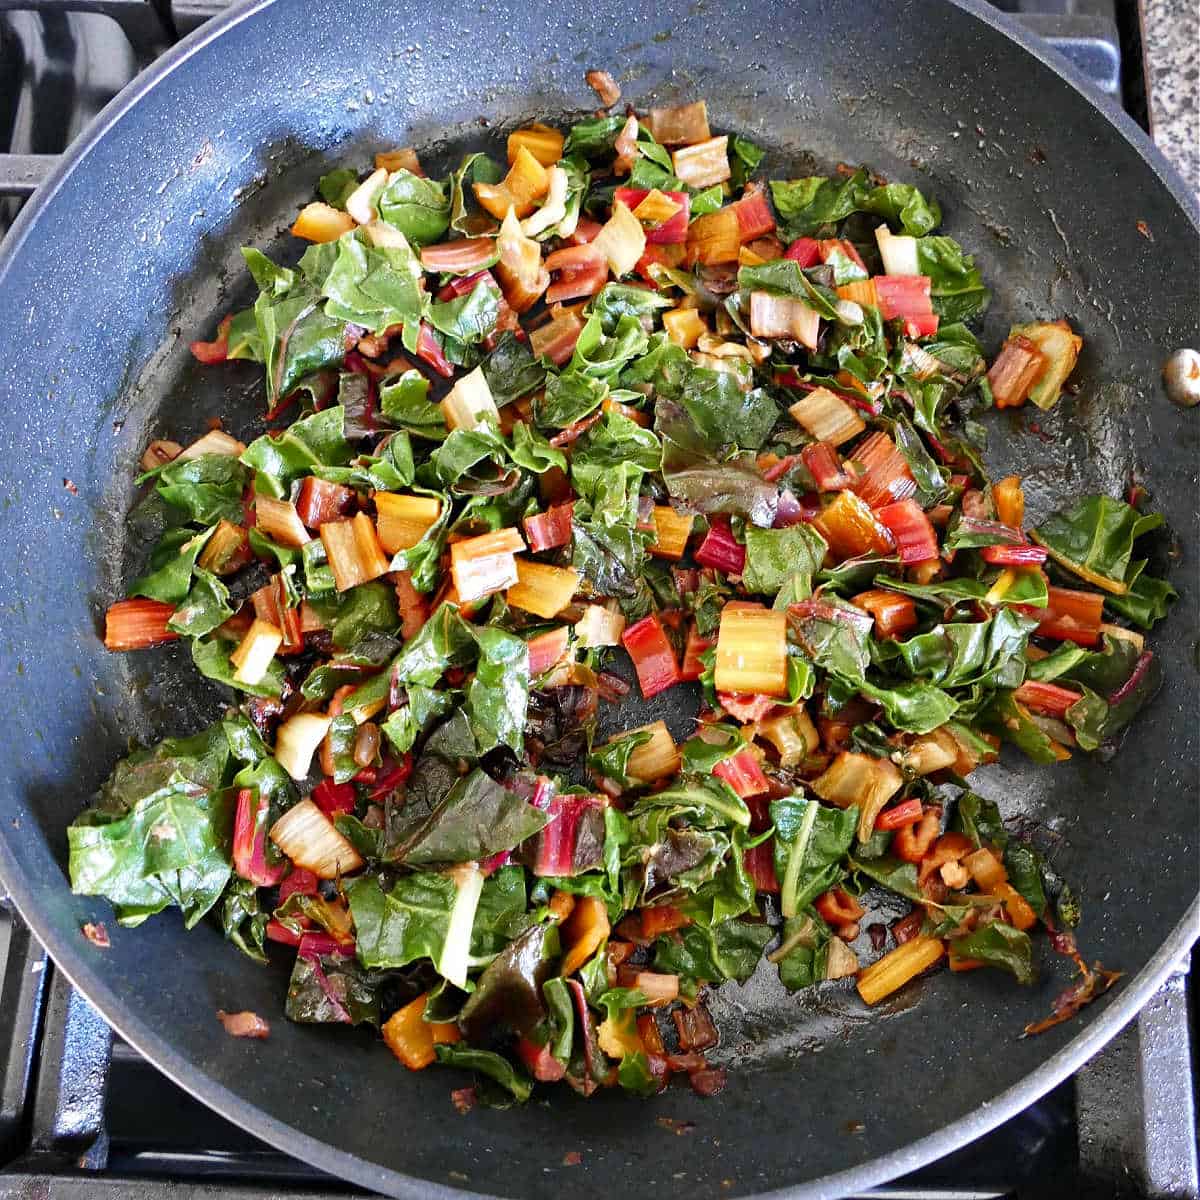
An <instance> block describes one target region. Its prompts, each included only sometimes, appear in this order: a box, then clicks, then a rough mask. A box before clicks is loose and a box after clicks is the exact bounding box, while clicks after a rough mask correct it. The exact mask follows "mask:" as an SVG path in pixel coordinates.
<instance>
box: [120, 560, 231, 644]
mask: <svg viewBox="0 0 1200 1200" xmlns="http://www.w3.org/2000/svg"><path fill="white" fill-rule="evenodd" d="M130 594H131V595H133V594H135V593H133V591H132V590H131V592H130ZM137 594H141V593H137ZM232 616H233V608H232V607H231V606H230V604H229V589H228V588H227V587H226V586H225V585H224V584H223V583H222V582H221V581H220V580H219V579H218V578H217V577H216V576H215V575H213V574H212V573H211V572H209V571H205V570H203V569H197V570H196V572H195V577H194V581H193V583H192V587H191V590H190V591H189V592H188V594H187V595H186V596H185V597H184V600H183V603H182V604H180V605H179V607H178V608H177V609H176V610H175V612H174V614H173V615H172V616H171V619H170V620H169V621H168V622H167V628H168V629H171V630H174V632H175V633H179V634H183V635H184V636H185V637H203V636H204V635H205V634H208V633H212V631H213V630H214V629H216V628H217V626H218V625H223V624H224V623H225V622H226V621H227V620H228V619H229V618H230V617H232Z"/></svg>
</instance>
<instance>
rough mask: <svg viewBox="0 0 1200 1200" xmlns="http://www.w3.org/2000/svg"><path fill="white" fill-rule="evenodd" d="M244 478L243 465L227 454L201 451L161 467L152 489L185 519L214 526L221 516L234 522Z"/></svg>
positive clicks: (239, 512) (238, 516) (238, 518)
mask: <svg viewBox="0 0 1200 1200" xmlns="http://www.w3.org/2000/svg"><path fill="white" fill-rule="evenodd" d="M248 478H249V475H248V473H247V471H246V468H245V467H244V466H242V464H241V463H240V462H239V461H238V460H237V459H236V458H234V457H232V456H231V455H226V454H201V455H199V456H198V457H196V458H187V459H182V460H181V459H178V458H177V459H176V460H175V461H174V462H171V463H168V464H167V465H166V466H165V467H163V469H162V470H161V471H160V472H159V473H158V480H157V482H156V483H155V491H156V492H158V494H159V495H160V496H161V497H162V498H163V499H164V500H165V501H166V502H167V503H168V504H170V505H171V506H172V507H173V508H177V509H179V511H180V512H182V513H185V514H186V515H187V518H188V520H189V521H195V522H196V523H197V524H199V525H215V524H216V523H217V522H218V521H220V520H221V519H222V518H223V519H225V520H227V521H232V522H234V523H235V524H237V523H238V522H240V521H241V519H242V492H243V490H244V489H245V486H246V481H247V479H248Z"/></svg>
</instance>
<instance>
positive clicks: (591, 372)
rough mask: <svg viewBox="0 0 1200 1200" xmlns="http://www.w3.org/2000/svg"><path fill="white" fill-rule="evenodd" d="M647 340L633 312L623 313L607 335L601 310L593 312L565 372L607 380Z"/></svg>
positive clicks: (639, 352)
mask: <svg viewBox="0 0 1200 1200" xmlns="http://www.w3.org/2000/svg"><path fill="white" fill-rule="evenodd" d="M609 286H610V287H611V286H612V285H611V284H610V285H609ZM648 343H649V339H648V338H647V336H646V331H645V329H643V328H642V323H641V320H640V319H639V318H638V316H637V315H636V314H634V313H632V312H625V313H622V314H621V315H620V317H619V318H618V319H617V320H616V322H615V324H614V325H613V327H612V332H611V334H610V333H608V332H607V331H606V330H605V327H604V316H603V311H600V312H593V313H592V315H591V316H590V317H589V318H588V319H587V322H586V324H585V325H584V327H583V329H582V330H581V332H580V334H579V340H578V341H577V342H576V343H575V349H574V351H573V352H572V354H571V361H570V363H569V364H568V365H567V372H569V373H571V374H579V375H584V376H587V377H588V378H590V379H603V380H606V381H610V380H612V379H614V378H615V377H616V376H617V374H618V373H619V372H620V370H621V368H622V367H624V366H625V365H626V363H628V362H630V361H631V360H632V359H634V358H638V357H640V356H641V355H642V354H644V353H645V351H646V346H647V345H648Z"/></svg>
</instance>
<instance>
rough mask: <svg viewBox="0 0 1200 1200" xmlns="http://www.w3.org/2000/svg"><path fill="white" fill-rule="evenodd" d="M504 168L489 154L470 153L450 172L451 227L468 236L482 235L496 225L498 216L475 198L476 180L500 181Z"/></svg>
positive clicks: (484, 181) (481, 181)
mask: <svg viewBox="0 0 1200 1200" xmlns="http://www.w3.org/2000/svg"><path fill="white" fill-rule="evenodd" d="M503 178H504V170H503V168H502V167H501V166H500V165H499V164H498V163H495V162H493V161H492V160H491V159H490V158H488V156H487V155H486V154H483V153H479V152H476V153H475V154H468V155H467V156H466V157H465V158H464V159H463V160H462V162H461V163H459V165H458V168H457V169H456V170H455V171H453V172H452V173H451V175H450V227H451V228H452V229H453V230H454V232H455V233H461V234H462V235H463V236H464V237H479V236H480V235H482V234H485V233H492V232H494V231H495V229H496V220H495V218H494V217H493V216H491V214H490V213H486V212H484V211H483V209H481V208H480V207H479V205H478V204H477V203H476V201H475V192H474V190H473V189H472V187H471V185H472V184H474V183H499V182H500V180H501V179H503Z"/></svg>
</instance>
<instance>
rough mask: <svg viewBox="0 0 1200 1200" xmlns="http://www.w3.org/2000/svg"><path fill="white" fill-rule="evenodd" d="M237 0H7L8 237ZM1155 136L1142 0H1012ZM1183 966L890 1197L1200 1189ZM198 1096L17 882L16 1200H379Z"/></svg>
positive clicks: (4, 1088)
mask: <svg viewBox="0 0 1200 1200" xmlns="http://www.w3.org/2000/svg"><path fill="white" fill-rule="evenodd" d="M223 7H224V5H223V4H222V3H220V0H208V2H205V0H197V2H192V3H176V4H172V3H171V2H170V0H151V2H147V0H0V236H2V235H3V232H4V230H5V229H6V228H7V225H8V224H9V223H10V222H11V220H12V218H13V217H14V216H15V214H16V212H17V210H18V208H19V206H20V204H21V203H22V202H23V200H24V199H26V198H27V197H28V196H29V195H30V194H31V193H32V192H33V190H34V189H35V188H36V186H37V184H38V182H39V181H40V180H41V179H42V178H43V177H44V176H45V173H46V172H47V171H48V170H49V168H50V166H51V165H52V164H53V163H54V161H55V157H56V156H57V155H58V154H60V153H61V152H62V150H63V149H64V148H65V147H66V146H67V145H68V144H69V143H70V142H71V140H72V139H73V138H75V137H76V136H77V135H78V134H79V132H80V131H81V130H82V129H83V127H84V126H85V125H86V124H87V122H88V121H89V120H90V119H91V117H92V116H94V115H95V114H96V113H97V112H98V111H99V110H100V109H101V108H102V107H103V106H104V105H105V104H106V103H107V102H108V100H110V99H111V98H112V97H113V96H114V95H115V94H116V93H117V92H118V91H119V90H120V89H121V88H122V87H124V85H125V84H126V83H128V82H129V80H130V79H132V78H133V76H134V75H135V74H137V72H138V71H139V70H141V69H142V68H143V67H144V66H146V65H147V64H148V63H149V62H151V61H152V60H153V59H154V58H155V57H156V56H157V55H158V54H160V53H161V52H162V51H163V50H164V49H166V48H167V47H168V46H169V45H171V43H172V42H173V41H174V40H175V39H176V38H178V37H180V36H183V35H185V34H187V33H189V32H191V31H192V30H193V29H195V28H196V27H197V26H198V25H200V24H202V23H203V22H204V21H205V20H207V19H208V18H209V17H211V16H213V15H215V14H216V13H217V12H219V11H220V10H221V9H222V8H223ZM999 7H1001V8H1003V9H1006V10H1008V11H1011V12H1014V13H1015V14H1017V16H1018V17H1019V19H1020V20H1021V21H1022V22H1024V23H1025V24H1026V25H1027V26H1028V27H1029V28H1030V29H1031V30H1032V31H1033V32H1035V33H1036V34H1038V35H1039V36H1041V37H1042V38H1044V39H1045V40H1046V41H1047V42H1049V43H1050V44H1051V45H1052V46H1054V47H1055V48H1056V49H1057V50H1058V51H1059V52H1060V53H1062V54H1063V55H1065V56H1066V57H1067V58H1069V59H1070V60H1071V61H1072V62H1073V63H1074V64H1075V66H1076V67H1078V68H1079V69H1080V70H1081V71H1082V72H1083V73H1084V74H1085V75H1086V76H1087V77H1088V79H1089V80H1090V81H1091V85H1092V86H1093V87H1094V88H1096V90H1097V91H1099V92H1102V93H1104V94H1106V95H1107V96H1109V97H1110V98H1113V99H1116V100H1118V101H1119V102H1120V103H1121V104H1123V106H1124V107H1125V108H1126V110H1127V111H1128V112H1129V113H1130V115H1131V116H1132V117H1133V118H1134V119H1135V120H1137V121H1138V122H1139V123H1140V124H1142V125H1143V127H1146V128H1148V127H1149V117H1148V108H1149V106H1148V97H1147V87H1146V69H1145V64H1144V59H1143V47H1142V26H1141V20H1140V12H1139V5H1138V4H1137V2H1136V0H1000V3H999ZM1198 1005H1200V996H1198V995H1197V989H1196V988H1195V986H1194V985H1192V984H1190V983H1189V977H1188V975H1187V971H1186V964H1184V965H1181V967H1180V969H1179V970H1178V971H1177V972H1176V974H1175V975H1174V976H1173V977H1172V978H1171V979H1170V980H1169V981H1168V983H1167V984H1166V986H1165V987H1164V988H1163V990H1162V991H1161V992H1160V993H1159V994H1158V995H1157V996H1156V997H1155V998H1154V1000H1153V1001H1152V1002H1151V1003H1150V1004H1149V1005H1148V1006H1147V1008H1146V1009H1145V1010H1144V1011H1143V1013H1142V1014H1141V1015H1140V1016H1139V1018H1138V1019H1137V1021H1136V1022H1135V1023H1134V1024H1133V1025H1132V1026H1130V1027H1129V1028H1128V1029H1126V1030H1125V1031H1124V1033H1122V1034H1121V1035H1120V1036H1119V1037H1118V1038H1117V1039H1115V1041H1113V1042H1112V1043H1111V1044H1110V1045H1109V1046H1108V1047H1107V1048H1106V1049H1105V1050H1104V1052H1103V1053H1102V1054H1100V1055H1099V1056H1098V1057H1097V1058H1095V1059H1094V1060H1093V1061H1092V1062H1091V1063H1089V1064H1088V1065H1087V1066H1086V1067H1085V1068H1083V1069H1082V1070H1081V1071H1080V1072H1078V1074H1076V1075H1075V1076H1074V1077H1073V1078H1072V1079H1070V1080H1068V1081H1067V1082H1066V1083H1064V1084H1062V1085H1061V1086H1060V1087H1058V1088H1056V1089H1054V1090H1053V1091H1052V1092H1050V1093H1049V1094H1048V1095H1047V1096H1045V1097H1044V1098H1043V1099H1042V1100H1040V1101H1039V1102H1038V1103H1037V1104H1035V1105H1033V1106H1032V1107H1030V1108H1029V1109H1027V1110H1026V1111H1025V1112H1023V1113H1021V1114H1020V1115H1019V1116H1017V1117H1014V1118H1013V1119H1012V1120H1010V1121H1009V1122H1007V1123H1006V1124H1004V1125H1002V1126H1001V1127H1000V1128H998V1129H996V1130H995V1131H993V1132H992V1133H991V1134H989V1135H988V1136H986V1137H984V1138H982V1139H980V1140H979V1141H977V1142H975V1143H972V1144H971V1145H970V1146H967V1147H964V1148H963V1149H962V1150H960V1151H958V1152H956V1153H955V1154H952V1155H950V1156H949V1157H947V1158H945V1159H942V1160H941V1161H939V1162H937V1163H934V1164H932V1165H931V1166H928V1167H925V1168H923V1169H922V1170H920V1171H918V1172H915V1173H914V1174H912V1175H909V1176H906V1177H905V1178H903V1179H900V1180H897V1181H895V1182H894V1183H892V1184H889V1185H888V1186H886V1187H883V1188H879V1189H876V1190H875V1191H873V1192H871V1193H870V1195H871V1196H872V1197H875V1198H879V1200H882V1198H888V1200H925V1198H929V1200H935V1198H936V1200H985V1198H998V1197H1007V1198H1015V1200H1042V1198H1047V1200H1049V1198H1051V1197H1053V1198H1055V1200H1057V1198H1059V1197H1092V1196H1094V1197H1097V1198H1100V1197H1103V1198H1105V1200H1108V1198H1110V1197H1116V1196H1128V1197H1151V1198H1159V1197H1161V1198H1163V1200H1165V1198H1167V1197H1170V1198H1171V1200H1197V1198H1198V1197H1200V1178H1198V1173H1197V1153H1196V1120H1195V1113H1196V1090H1195V1089H1196V1079H1197V1073H1196V1062H1195V1059H1194V1054H1195V1047H1196V1042H1197V1038H1196V1032H1197V1028H1198V1026H1197V1007H1198ZM363 1194H364V1193H363V1192H362V1191H361V1190H360V1189H357V1188H353V1187H351V1186H349V1185H347V1184H344V1183H342V1182H340V1181H338V1180H335V1179H332V1178H330V1177H329V1176H327V1175H324V1174H322V1173H321V1172H319V1171H317V1170H315V1169H314V1168H312V1167H309V1166H307V1165H306V1164H304V1163H302V1162H299V1161H298V1160H296V1159H293V1158H290V1157H289V1156H288V1155H286V1154H283V1153H281V1152H279V1151H277V1150H274V1149H272V1148H270V1147H269V1146H266V1145H264V1144H263V1143H261V1142H259V1141H257V1140H256V1139H255V1138H253V1137H251V1136H250V1135H249V1134H247V1133H245V1132H244V1131H243V1130H241V1129H239V1128H237V1127H236V1126H234V1125H232V1124H230V1123H229V1122H227V1121H225V1120H224V1119H223V1118H222V1117H220V1116H219V1115H218V1114H216V1113H214V1112H212V1111H211V1110H209V1109H208V1108H206V1107H204V1106H203V1105H201V1104H200V1103H199V1102H198V1101H196V1100H193V1099H192V1098H191V1097H190V1096H188V1095H187V1094H186V1093H184V1092H183V1091H182V1090H181V1089H179V1088H178V1087H177V1086H176V1085H175V1084H173V1083H172V1082H171V1081H170V1080H169V1079H167V1078H166V1077H165V1076H164V1075H162V1074H160V1073H159V1072H158V1071H157V1069H156V1068H154V1067H153V1066H152V1065H150V1064H149V1063H148V1062H147V1061H146V1060H145V1059H143V1058H142V1057H141V1056H140V1055H138V1054H137V1053H136V1051H134V1050H133V1049H131V1048H130V1047H129V1046H128V1045H126V1044H125V1043H124V1042H123V1041H122V1040H121V1039H120V1038H119V1037H117V1036H116V1035H114V1034H113V1032H112V1031H111V1030H110V1029H109V1028H108V1026H107V1025H105V1023H104V1022H103V1020H102V1019H101V1018H100V1017H99V1016H98V1015H97V1014H96V1013H95V1012H94V1011H93V1009H92V1008H91V1007H90V1005H89V1004H88V1002H87V1001H86V1000H85V999H83V997H82V996H80V995H79V993H77V992H76V991H75V990H74V989H73V988H72V987H71V985H70V983H69V982H68V981H67V980H66V978H65V977H64V976H63V975H61V974H60V973H59V972H57V971H56V970H55V968H54V966H53V964H52V963H51V962H50V961H49V959H48V958H47V957H46V955H45V952H44V951H43V950H42V949H41V947H40V946H39V945H38V944H37V943H36V942H35V941H34V940H33V939H32V937H31V936H30V934H29V932H28V930H27V929H26V928H25V926H24V925H23V924H22V922H21V920H20V918H19V917H18V916H17V915H16V913H15V912H13V911H12V910H11V909H10V907H9V906H7V904H6V903H5V901H4V897H3V887H2V885H0V1200H35V1198H36V1200H167V1198H168V1197H170V1198H171V1200H216V1198H217V1197H221V1198H222V1200H286V1198H288V1197H293V1196H295V1197H301V1196H303V1197H307V1198H309V1200H333V1198H334V1197H345V1196H352V1195H363Z"/></svg>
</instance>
